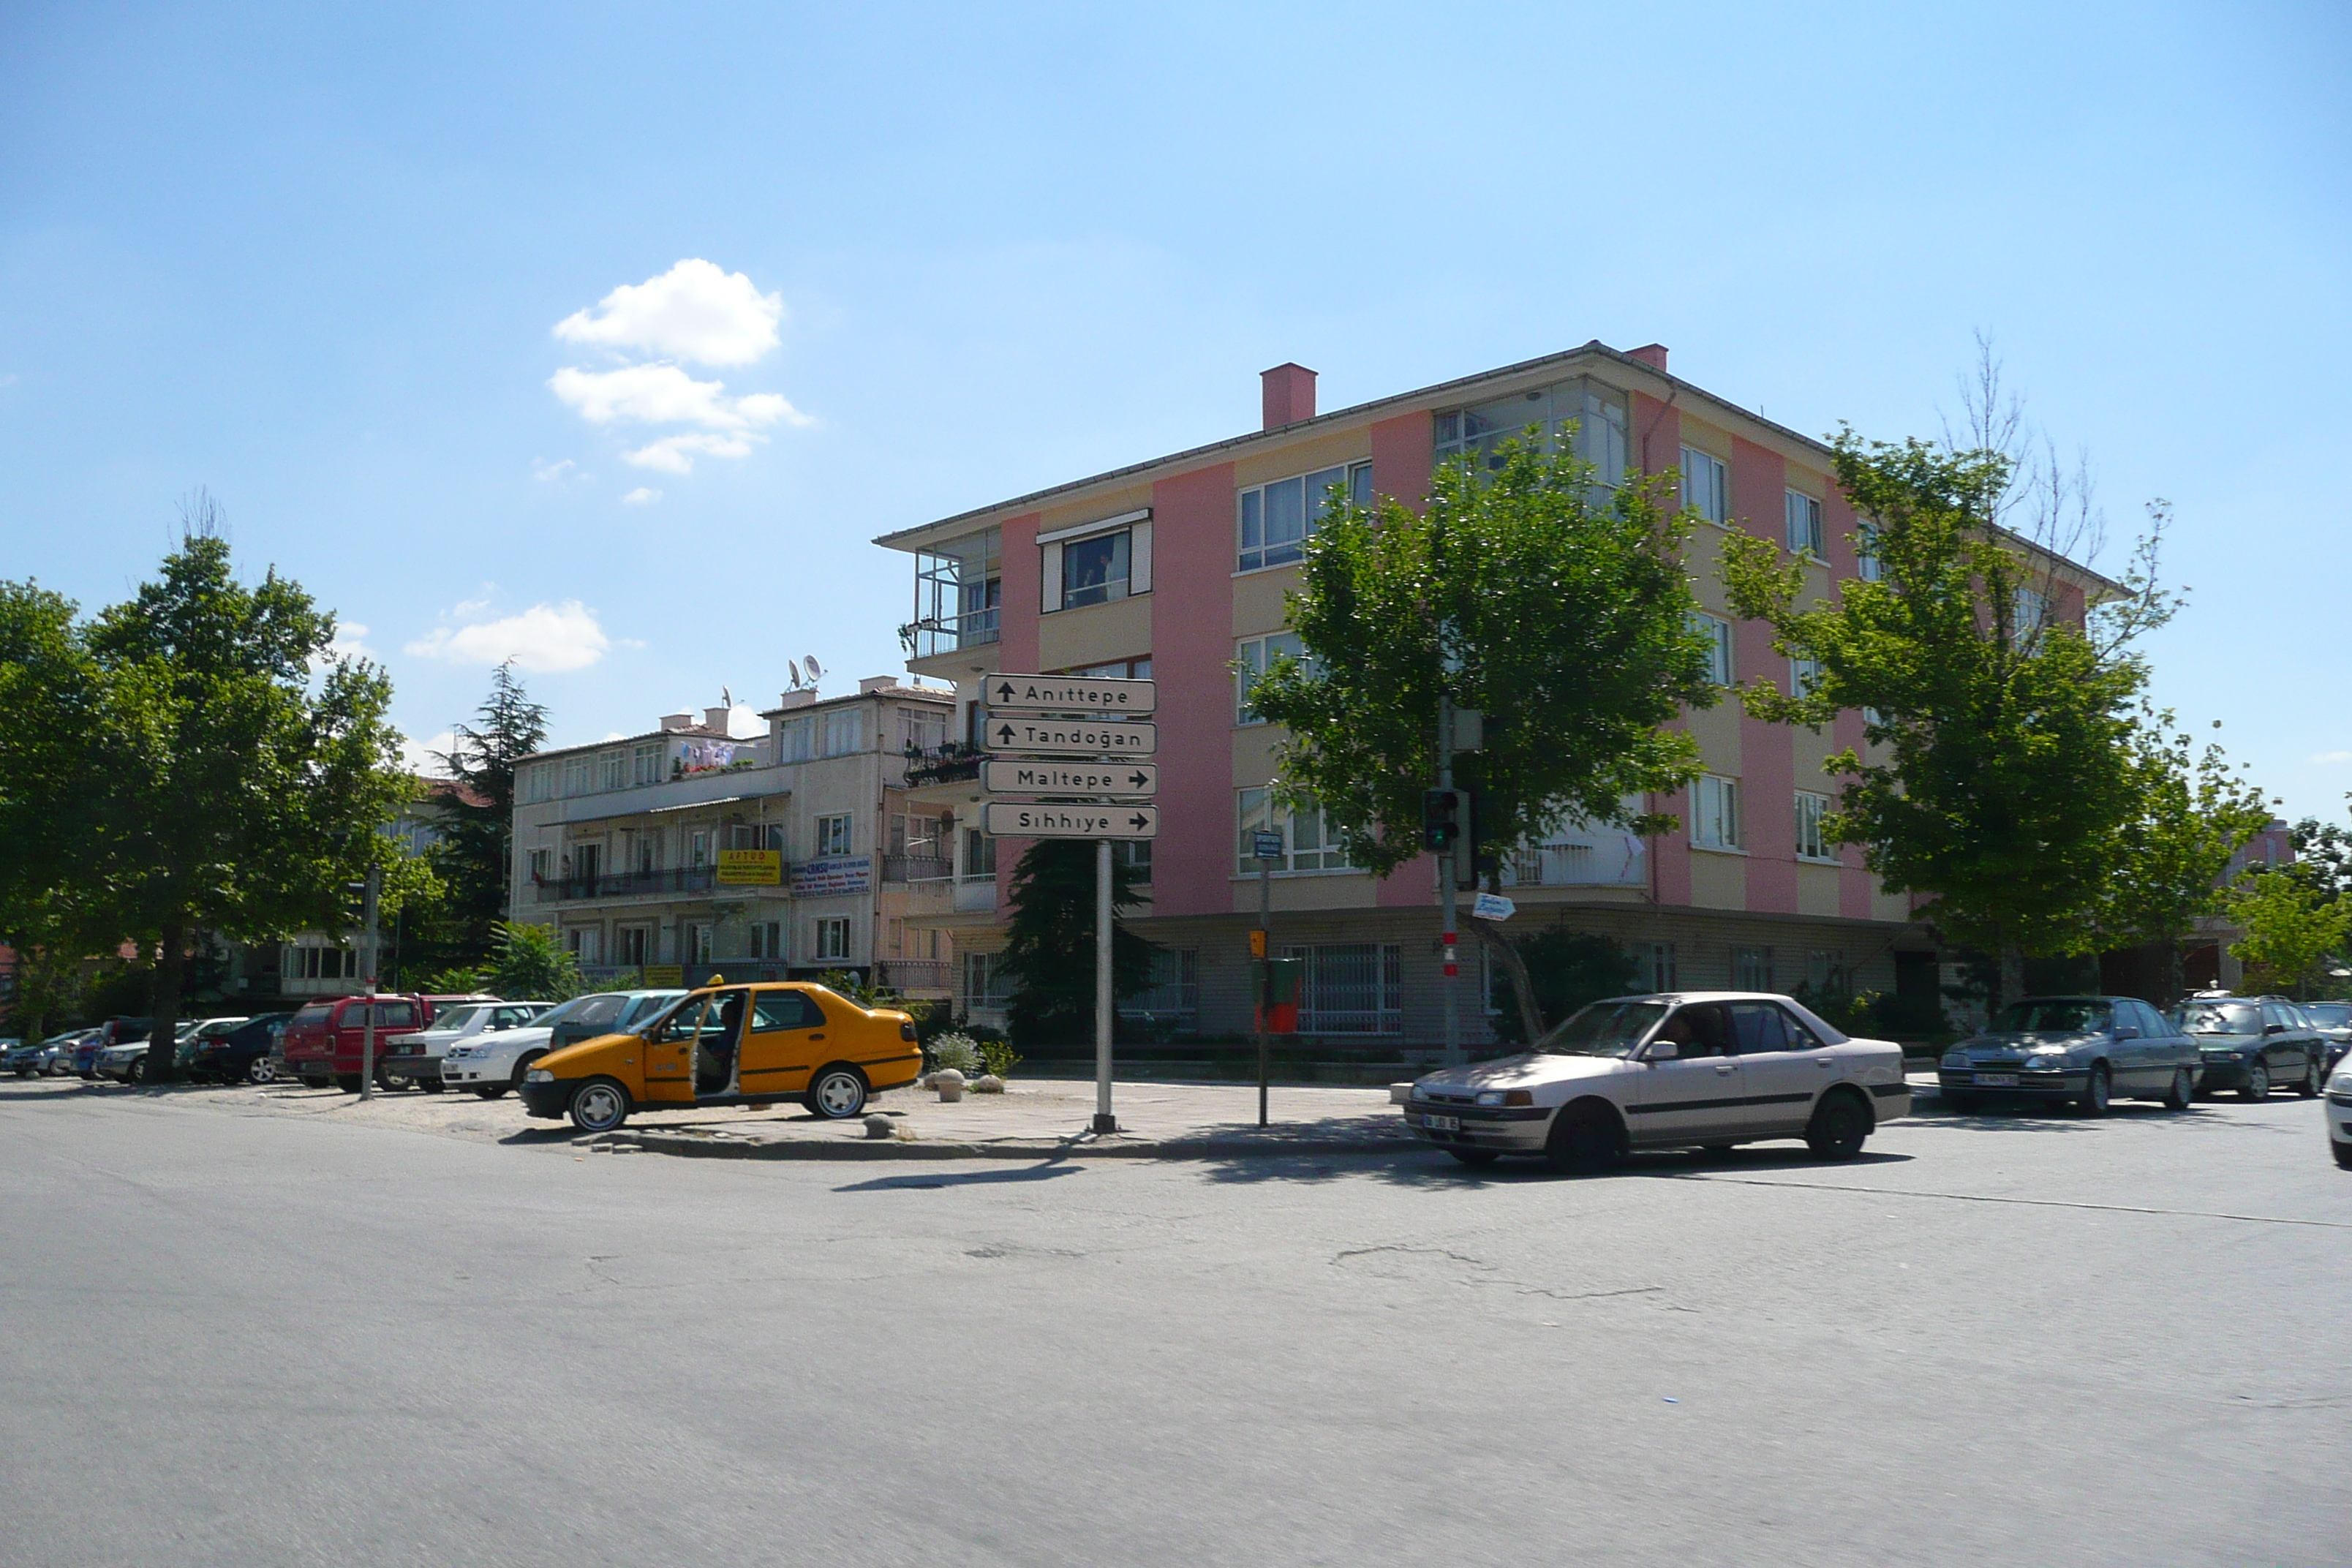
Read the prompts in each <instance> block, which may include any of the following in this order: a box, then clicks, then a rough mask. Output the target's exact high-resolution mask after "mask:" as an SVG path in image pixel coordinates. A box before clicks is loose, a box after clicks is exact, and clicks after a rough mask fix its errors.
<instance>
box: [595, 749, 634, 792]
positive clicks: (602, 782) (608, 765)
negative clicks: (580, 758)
mask: <svg viewBox="0 0 2352 1568" xmlns="http://www.w3.org/2000/svg"><path fill="white" fill-rule="evenodd" d="M627 762H628V755H627V753H626V752H618V751H613V752H597V753H596V787H597V788H598V789H618V788H620V787H621V779H622V771H623V768H624V767H625V764H626V763H627Z"/></svg>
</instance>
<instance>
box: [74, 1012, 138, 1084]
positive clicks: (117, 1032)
mask: <svg viewBox="0 0 2352 1568" xmlns="http://www.w3.org/2000/svg"><path fill="white" fill-rule="evenodd" d="M154 1030H155V1020H154V1019H152V1018H109V1019H108V1020H106V1022H104V1023H103V1024H100V1026H98V1027H97V1028H95V1029H93V1030H91V1031H90V1034H89V1038H88V1039H86V1040H84V1041H82V1043H81V1044H79V1045H78V1046H76V1047H74V1055H73V1069H74V1071H76V1072H78V1073H79V1074H80V1075H81V1076H82V1077H84V1078H86V1079H96V1078H97V1077H98V1058H100V1056H102V1055H103V1054H105V1052H106V1050H107V1048H108V1047H111V1046H128V1045H131V1044H134V1043H136V1042H137V1041H140V1040H143V1039H145V1038H146V1037H148V1036H149V1035H151V1034H152V1033H153V1032H154Z"/></svg>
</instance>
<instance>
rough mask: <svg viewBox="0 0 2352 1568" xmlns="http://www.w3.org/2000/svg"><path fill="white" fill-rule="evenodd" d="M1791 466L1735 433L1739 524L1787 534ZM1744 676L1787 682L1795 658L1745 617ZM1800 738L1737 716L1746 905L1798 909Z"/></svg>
mask: <svg viewBox="0 0 2352 1568" xmlns="http://www.w3.org/2000/svg"><path fill="white" fill-rule="evenodd" d="M1788 483H1789V468H1788V465H1787V463H1785V462H1784V461H1782V460H1781V458H1780V454H1779V453H1778V452H1775V451H1772V450H1771V449H1770V448H1769V447H1759V446H1758V445H1756V444H1755V443H1754V442H1753V441H1743V440H1741V439H1739V438H1738V437H1733V438H1732V443H1731V510H1732V517H1733V519H1734V521H1735V522H1736V523H1737V525H1738V526H1740V527H1743V528H1745V529H1746V530H1747V531H1748V532H1749V533H1752V534H1755V535H1756V536H1757V537H1759V538H1760V539H1769V540H1774V541H1777V542H1786V540H1787V537H1788V516H1789V512H1788V499H1787V498H1788ZM1734 636H1735V637H1736V638H1737V643H1738V649H1737V653H1736V655H1735V657H1736V658H1738V661H1739V669H1738V674H1739V679H1741V681H1742V682H1743V683H1744V682H1747V681H1750V680H1757V679H1763V680H1769V681H1770V682H1771V683H1772V684H1773V685H1775V686H1778V687H1780V688H1781V689H1783V690H1786V689H1788V684H1789V661H1788V659H1787V658H1785V657H1784V656H1782V655H1780V654H1779V653H1776V652H1774V651H1773V648H1772V628H1771V627H1770V626H1768V625H1766V624H1765V623H1764V622H1762V621H1741V622H1739V623H1738V627H1737V630H1736V632H1735V633H1734ZM1796 753H1797V743H1796V733H1795V731H1792V730H1790V728H1789V727H1788V726H1787V725H1785V724H1766V723H1763V722H1760V721H1758V720H1754V719H1750V718H1748V717H1747V716H1746V715H1744V714H1743V715H1742V716H1741V717H1740V721H1739V773H1740V784H1741V787H1742V790H1743V792H1744V793H1745V795H1747V799H1746V801H1745V802H1744V803H1743V805H1742V807H1741V815H1742V816H1743V817H1744V818H1745V820H1744V821H1743V822H1742V823H1741V825H1740V826H1741V829H1742V831H1743V833H1744V834H1745V835H1746V837H1747V840H1748V842H1747V845H1746V847H1747V850H1748V909H1750V910H1755V911H1757V912H1759V913H1771V914H1794V913H1795V912H1796V910H1797V815H1796V799H1795V794H1796V787H1797V754H1796Z"/></svg>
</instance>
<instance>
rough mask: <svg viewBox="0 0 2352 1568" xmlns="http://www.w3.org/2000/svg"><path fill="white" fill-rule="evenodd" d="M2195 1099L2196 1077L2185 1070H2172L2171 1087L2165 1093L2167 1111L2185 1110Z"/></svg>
mask: <svg viewBox="0 0 2352 1568" xmlns="http://www.w3.org/2000/svg"><path fill="white" fill-rule="evenodd" d="M2196 1099H2197V1075H2196V1074H2195V1073H2193V1072H2190V1071H2189V1069H2188V1068H2173V1069H2172V1087H2171V1088H2170V1089H2168V1090H2166V1091H2165V1096H2164V1108H2165V1109H2166V1110H2188V1109H2189V1106H2190V1105H2191V1104H2192V1103H2194V1102H2195V1100H2196Z"/></svg>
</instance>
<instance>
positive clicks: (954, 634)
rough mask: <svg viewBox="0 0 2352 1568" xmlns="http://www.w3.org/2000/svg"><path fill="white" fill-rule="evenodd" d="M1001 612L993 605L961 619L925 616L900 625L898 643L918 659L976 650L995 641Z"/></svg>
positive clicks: (974, 611) (967, 614)
mask: <svg viewBox="0 0 2352 1568" xmlns="http://www.w3.org/2000/svg"><path fill="white" fill-rule="evenodd" d="M1001 613H1002V612H1000V611H999V610H997V609H995V608H994V607H991V608H989V609H985V610H970V611H967V612H965V613H964V614H962V615H960V616H924V617H923V618H922V619H920V620H916V621H909V622H908V623H907V624H906V625H905V626H900V627H899V628H898V641H899V643H900V645H901V646H903V647H905V648H906V650H907V651H908V653H910V654H912V655H914V656H915V657H916V658H930V657H931V656H932V655H933V654H939V653H953V652H955V651H956V649H958V648H964V647H980V646H981V645H982V644H983V643H992V642H994V641H996V640H997V637H998V636H999V632H998V626H997V621H998V616H1000V615H1001Z"/></svg>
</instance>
